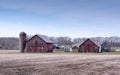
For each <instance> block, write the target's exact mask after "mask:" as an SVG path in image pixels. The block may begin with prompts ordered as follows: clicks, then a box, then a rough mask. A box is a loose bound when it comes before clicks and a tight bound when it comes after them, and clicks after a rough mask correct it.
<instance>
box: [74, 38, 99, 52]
mask: <svg viewBox="0 0 120 75" xmlns="http://www.w3.org/2000/svg"><path fill="white" fill-rule="evenodd" d="M74 47H77V48H78V52H101V45H100V44H98V43H96V42H95V41H93V40H91V39H89V38H88V39H86V40H85V41H83V42H81V43H78V44H76V45H74V46H73V48H74Z"/></svg>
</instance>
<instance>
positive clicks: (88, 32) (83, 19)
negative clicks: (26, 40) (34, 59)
mask: <svg viewBox="0 0 120 75" xmlns="http://www.w3.org/2000/svg"><path fill="white" fill-rule="evenodd" d="M21 31H24V32H26V33H27V34H29V35H34V34H43V35H48V36H57V37H58V36H69V37H72V38H77V37H96V36H101V37H109V36H120V0H0V37H18V36H19V33H20V32H21Z"/></svg>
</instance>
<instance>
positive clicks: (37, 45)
mask: <svg viewBox="0 0 120 75" xmlns="http://www.w3.org/2000/svg"><path fill="white" fill-rule="evenodd" d="M52 48H53V43H52V42H51V41H50V40H49V39H48V38H46V37H44V36H39V35H35V36H33V37H32V38H30V39H29V40H28V41H26V47H25V51H26V52H52Z"/></svg>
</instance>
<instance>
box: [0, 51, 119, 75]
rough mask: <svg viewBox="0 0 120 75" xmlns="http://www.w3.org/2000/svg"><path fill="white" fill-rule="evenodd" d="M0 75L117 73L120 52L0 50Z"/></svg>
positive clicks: (114, 74) (101, 74) (91, 74)
mask: <svg viewBox="0 0 120 75" xmlns="http://www.w3.org/2000/svg"><path fill="white" fill-rule="evenodd" d="M0 75H120V55H107V54H105V55H102V54H87V53H86V54H82V53H80V54H79V53H60V54H59V53H0Z"/></svg>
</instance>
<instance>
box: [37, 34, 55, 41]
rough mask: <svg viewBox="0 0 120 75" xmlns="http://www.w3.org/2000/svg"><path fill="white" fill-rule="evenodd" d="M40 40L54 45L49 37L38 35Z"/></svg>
mask: <svg viewBox="0 0 120 75" xmlns="http://www.w3.org/2000/svg"><path fill="white" fill-rule="evenodd" d="M38 36H39V37H40V38H42V39H43V40H44V41H45V42H47V43H53V42H52V41H51V40H50V39H49V38H48V37H47V36H44V35H38Z"/></svg>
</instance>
